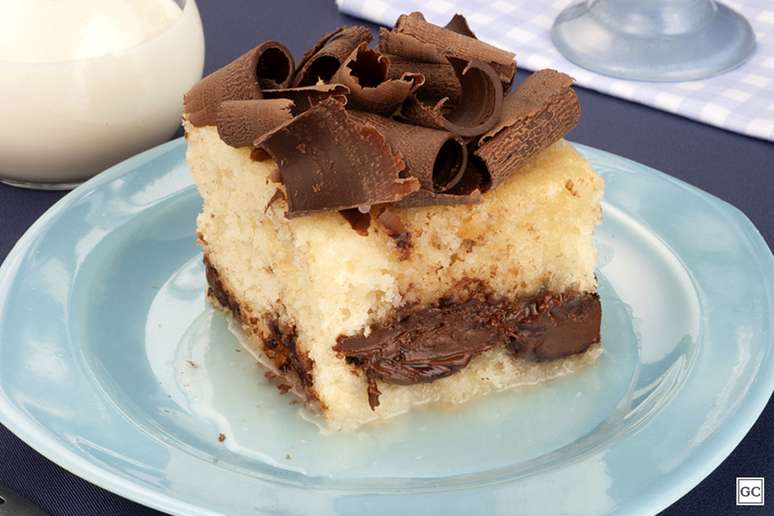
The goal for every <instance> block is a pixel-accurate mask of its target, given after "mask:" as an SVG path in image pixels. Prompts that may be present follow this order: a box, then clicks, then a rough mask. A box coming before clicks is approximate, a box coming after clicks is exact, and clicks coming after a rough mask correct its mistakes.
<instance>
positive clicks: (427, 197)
mask: <svg viewBox="0 0 774 516" xmlns="http://www.w3.org/2000/svg"><path fill="white" fill-rule="evenodd" d="M488 181H489V176H488V175H487V172H486V169H485V168H484V167H483V165H482V164H481V163H480V162H479V160H478V159H476V158H474V157H473V156H468V160H467V162H466V163H465V171H464V173H463V174H462V177H461V178H460V180H459V181H458V182H457V184H455V185H454V186H453V187H452V188H450V189H449V190H447V191H445V192H442V193H437V192H432V191H430V190H425V189H422V190H419V191H417V192H414V193H413V194H411V195H409V196H407V197H405V198H404V199H401V200H400V201H398V202H397V203H395V204H393V206H395V207H396V208H416V207H419V206H440V205H444V206H448V205H454V204H478V203H480V202H481V192H482V191H483V188H484V187H485V186H486V184H487V182H488Z"/></svg>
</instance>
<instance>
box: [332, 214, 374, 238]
mask: <svg viewBox="0 0 774 516" xmlns="http://www.w3.org/2000/svg"><path fill="white" fill-rule="evenodd" d="M339 213H340V214H341V216H342V217H344V220H346V221H347V222H349V225H350V226H352V229H354V230H355V232H356V233H357V234H358V235H360V236H368V228H369V227H371V212H368V213H363V212H361V211H360V210H358V209H357V208H350V209H348V210H341V211H340V212H339Z"/></svg>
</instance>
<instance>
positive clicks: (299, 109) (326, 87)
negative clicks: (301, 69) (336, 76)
mask: <svg viewBox="0 0 774 516" xmlns="http://www.w3.org/2000/svg"><path fill="white" fill-rule="evenodd" d="M347 95H349V88H347V87H346V86H344V85H343V84H315V85H314V86H301V87H299V88H282V89H273V90H263V96H264V98H267V99H289V100H292V101H293V108H292V109H291V113H293V116H296V115H299V114H301V113H303V112H304V111H306V110H307V109H309V108H311V107H312V106H314V105H315V104H317V103H318V102H320V101H321V100H323V99H327V98H333V99H335V100H337V101H338V102H341V103H342V104H346V103H347Z"/></svg>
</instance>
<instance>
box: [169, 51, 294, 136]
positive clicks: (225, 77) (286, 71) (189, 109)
mask: <svg viewBox="0 0 774 516" xmlns="http://www.w3.org/2000/svg"><path fill="white" fill-rule="evenodd" d="M292 74H293V57H292V56H291V55H290V52H289V51H288V49H287V48H285V46H284V45H282V44H280V43H277V42H276V41H266V42H264V43H261V44H260V45H258V46H257V47H255V48H254V49H252V50H250V51H249V52H247V53H245V54H242V55H241V56H240V57H238V58H237V59H235V60H234V61H232V62H231V63H229V64H227V65H226V66H224V67H223V68H221V69H219V70H217V71H215V72H213V73H211V74H210V75H208V76H207V77H205V78H204V79H202V80H200V81H199V82H198V83H196V84H195V85H194V86H193V88H191V90H190V91H189V92H188V93H186V94H185V98H184V104H185V113H186V114H187V118H188V121H189V122H191V123H192V124H193V125H195V126H197V127H202V126H205V125H215V122H216V120H217V114H218V108H219V106H220V103H221V102H223V101H226V100H254V99H260V98H263V97H262V95H261V87H262V86H261V85H262V84H263V85H270V84H275V83H276V84H287V82H288V81H289V79H290V76H291V75H292Z"/></svg>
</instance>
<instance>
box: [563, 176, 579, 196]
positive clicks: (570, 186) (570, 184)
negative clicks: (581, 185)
mask: <svg viewBox="0 0 774 516" xmlns="http://www.w3.org/2000/svg"><path fill="white" fill-rule="evenodd" d="M564 189H565V190H567V191H568V192H570V194H571V195H572V196H573V197H578V191H577V190H576V189H575V183H573V182H572V179H568V180H567V181H566V182H565V183H564Z"/></svg>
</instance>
